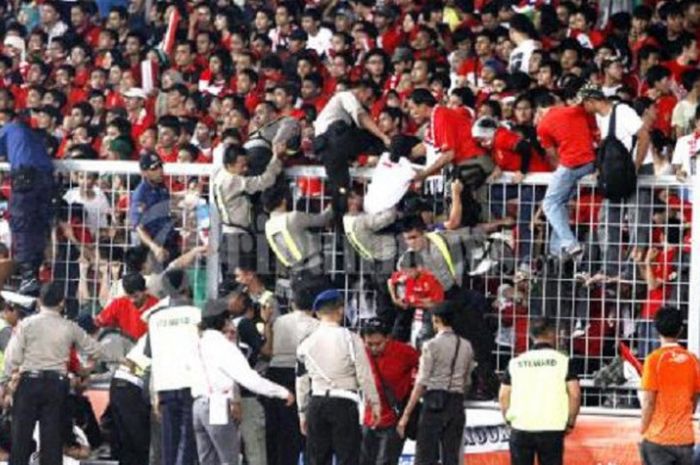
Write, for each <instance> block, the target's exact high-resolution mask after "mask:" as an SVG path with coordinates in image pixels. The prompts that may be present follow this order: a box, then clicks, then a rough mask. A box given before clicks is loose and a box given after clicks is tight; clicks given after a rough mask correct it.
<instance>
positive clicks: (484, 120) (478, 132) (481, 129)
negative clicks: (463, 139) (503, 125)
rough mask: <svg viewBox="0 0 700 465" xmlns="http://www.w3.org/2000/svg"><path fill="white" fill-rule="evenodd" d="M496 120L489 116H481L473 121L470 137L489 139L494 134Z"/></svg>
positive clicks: (496, 125)
mask: <svg viewBox="0 0 700 465" xmlns="http://www.w3.org/2000/svg"><path fill="white" fill-rule="evenodd" d="M497 128H498V121H496V120H495V119H494V118H491V117H490V116H482V117H481V118H479V119H478V120H476V121H475V122H474V126H473V127H472V137H474V138H477V139H491V138H492V137H493V136H494V134H496V129H497Z"/></svg>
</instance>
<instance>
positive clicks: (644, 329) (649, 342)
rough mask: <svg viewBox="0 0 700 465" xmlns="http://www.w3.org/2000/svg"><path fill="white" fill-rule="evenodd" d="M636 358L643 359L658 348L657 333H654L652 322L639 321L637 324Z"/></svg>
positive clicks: (654, 327)
mask: <svg viewBox="0 0 700 465" xmlns="http://www.w3.org/2000/svg"><path fill="white" fill-rule="evenodd" d="M636 326H637V328H636V331H635V332H636V334H637V358H639V360H644V358H645V357H646V356H647V355H649V354H650V353H652V352H653V351H655V350H656V349H658V348H659V346H660V345H661V343H660V342H659V333H658V332H657V331H656V326H654V321H653V320H641V321H638V322H637V325H636Z"/></svg>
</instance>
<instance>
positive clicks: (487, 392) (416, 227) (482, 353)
mask: <svg viewBox="0 0 700 465" xmlns="http://www.w3.org/2000/svg"><path fill="white" fill-rule="evenodd" d="M500 224H501V223H499V222H494V223H490V224H487V225H480V226H476V227H473V228H470V227H465V228H460V229H456V230H454V231H434V232H430V233H426V231H425V228H426V227H425V223H424V222H423V220H422V219H421V218H420V217H416V216H414V217H408V218H406V219H405V220H404V222H403V239H404V241H405V242H406V245H407V247H408V251H413V252H417V253H418V255H419V258H420V262H421V263H422V264H423V266H424V267H425V268H427V269H429V270H430V272H431V273H432V274H433V275H434V276H435V278H437V280H438V281H440V284H442V287H443V289H444V291H445V300H450V301H453V302H459V303H460V306H459V311H457V312H456V313H455V315H454V320H453V326H454V329H455V331H456V332H457V334H459V335H460V336H461V337H464V338H466V339H468V340H469V341H470V342H471V344H472V345H473V347H474V356H475V357H476V360H477V362H479V364H478V368H477V370H476V376H477V383H476V386H475V392H476V395H477V397H480V398H485V399H492V398H495V396H496V394H497V391H498V380H497V378H496V376H495V373H494V372H493V369H492V365H491V354H492V353H493V344H494V339H493V336H492V333H491V331H490V330H489V328H488V326H487V325H486V321H485V320H484V318H483V315H484V313H486V312H487V311H488V303H487V302H486V299H485V298H484V296H483V295H482V294H480V293H478V292H475V291H471V290H468V289H464V288H463V287H462V278H463V275H464V272H465V263H464V260H465V256H469V255H470V249H471V247H472V246H473V245H474V243H476V242H480V241H484V240H486V233H487V232H490V231H492V230H495V229H496V228H498V227H500ZM407 257H408V255H407V254H404V255H403V256H402V257H401V258H399V262H398V265H399V266H398V269H401V268H402V264H403V262H404V261H405V259H406V258H407Z"/></svg>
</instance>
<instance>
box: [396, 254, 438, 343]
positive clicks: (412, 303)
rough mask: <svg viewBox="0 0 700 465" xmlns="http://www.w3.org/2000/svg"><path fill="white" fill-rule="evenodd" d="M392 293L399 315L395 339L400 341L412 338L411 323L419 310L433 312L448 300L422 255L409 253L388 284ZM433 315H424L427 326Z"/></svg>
mask: <svg viewBox="0 0 700 465" xmlns="http://www.w3.org/2000/svg"><path fill="white" fill-rule="evenodd" d="M387 285H388V286H389V294H390V295H391V300H392V301H393V302H394V305H396V307H398V308H399V313H398V315H397V316H396V321H395V322H394V329H393V332H392V334H393V336H394V337H395V338H396V339H397V340H399V341H408V340H409V339H410V337H411V324H412V323H413V315H414V314H415V310H416V308H419V309H421V310H424V311H425V310H430V309H432V308H433V307H435V306H436V305H437V304H439V303H440V302H442V301H443V300H445V289H444V288H443V286H442V284H440V281H438V280H437V278H436V277H435V275H433V273H431V272H430V270H428V269H427V268H425V267H424V266H423V263H422V260H421V258H420V255H419V254H418V253H417V252H412V251H409V252H407V253H406V256H405V259H404V260H402V262H401V264H400V269H399V271H396V272H394V273H393V274H392V275H391V278H390V279H389V281H388V282H387ZM429 321H430V315H429V313H428V312H425V313H424V318H423V323H424V326H425V325H426V324H429V323H428V322H429Z"/></svg>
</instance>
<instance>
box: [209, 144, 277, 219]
mask: <svg viewBox="0 0 700 465" xmlns="http://www.w3.org/2000/svg"><path fill="white" fill-rule="evenodd" d="M281 172H282V162H281V161H280V160H279V159H278V158H277V157H274V156H273V157H272V159H271V160H270V163H269V164H268V165H267V168H266V169H265V172H264V173H263V174H261V175H260V176H240V175H237V174H232V173H229V172H228V171H227V170H226V168H221V169H220V170H219V171H217V172H216V174H215V175H214V195H215V197H214V198H215V201H216V207H217V209H218V211H219V215H220V216H221V223H222V225H223V227H224V232H241V231H240V230H237V229H236V228H235V227H232V226H231V225H241V226H244V227H250V225H251V223H252V221H253V218H251V217H250V211H251V204H250V199H249V198H248V196H247V195H246V194H254V193H256V192H261V191H264V190H265V189H267V188H268V187H271V186H272V185H273V184H274V183H275V179H277V176H278V175H279V174H280V173H281Z"/></svg>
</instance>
